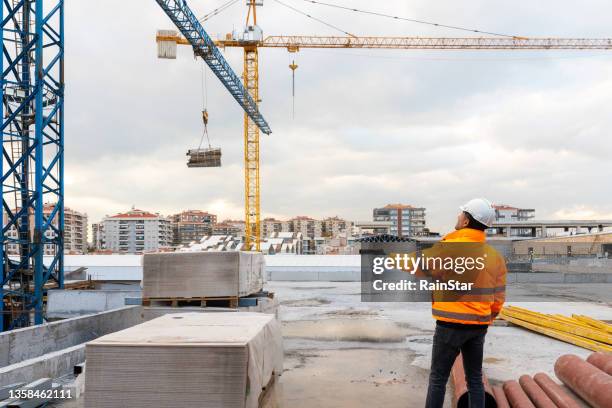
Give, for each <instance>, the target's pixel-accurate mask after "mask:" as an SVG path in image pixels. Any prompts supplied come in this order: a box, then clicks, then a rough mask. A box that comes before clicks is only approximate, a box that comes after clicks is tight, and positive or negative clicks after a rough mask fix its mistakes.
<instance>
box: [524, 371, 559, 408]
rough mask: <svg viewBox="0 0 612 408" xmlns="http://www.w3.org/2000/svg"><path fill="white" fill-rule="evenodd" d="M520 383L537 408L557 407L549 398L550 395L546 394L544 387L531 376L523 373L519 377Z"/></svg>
mask: <svg viewBox="0 0 612 408" xmlns="http://www.w3.org/2000/svg"><path fill="white" fill-rule="evenodd" d="M519 384H520V385H521V387H522V388H523V391H525V394H527V396H528V397H529V399H530V400H531V401H532V402H533V405H535V406H536V408H557V406H556V405H555V403H554V402H552V400H551V399H550V398H548V395H546V393H545V392H544V390H542V388H540V386H539V385H538V384H536V382H535V381H533V378H531V376H528V375H522V376H521V378H519Z"/></svg>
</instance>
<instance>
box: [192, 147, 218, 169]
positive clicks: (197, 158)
mask: <svg viewBox="0 0 612 408" xmlns="http://www.w3.org/2000/svg"><path fill="white" fill-rule="evenodd" d="M187 156H189V161H188V162H187V167H221V149H212V148H209V149H191V150H189V151H188V152H187Z"/></svg>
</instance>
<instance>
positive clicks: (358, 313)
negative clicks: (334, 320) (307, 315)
mask: <svg viewBox="0 0 612 408" xmlns="http://www.w3.org/2000/svg"><path fill="white" fill-rule="evenodd" d="M325 315H326V316H346V317H368V316H378V312H377V311H375V310H358V309H354V308H352V307H351V308H348V309H344V310H334V311H331V312H327V313H325Z"/></svg>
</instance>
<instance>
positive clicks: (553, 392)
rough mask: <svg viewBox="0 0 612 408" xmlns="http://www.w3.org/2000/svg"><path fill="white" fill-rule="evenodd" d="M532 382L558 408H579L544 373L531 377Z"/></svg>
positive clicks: (579, 407)
mask: <svg viewBox="0 0 612 408" xmlns="http://www.w3.org/2000/svg"><path fill="white" fill-rule="evenodd" d="M533 380H534V381H535V382H536V383H537V384H538V385H539V386H540V388H542V389H543V390H544V392H545V393H546V395H548V398H550V399H551V400H552V401H553V402H554V403H555V404H556V405H557V407H559V408H581V406H580V405H578V403H577V402H576V401H574V399H573V398H572V397H570V396H569V395H568V394H567V393H566V392H565V391H563V388H561V386H560V385H559V384H557V383H556V382H554V381H553V379H552V378H550V377H549V376H548V375H546V374H544V373H537V374H536V375H534V376H533Z"/></svg>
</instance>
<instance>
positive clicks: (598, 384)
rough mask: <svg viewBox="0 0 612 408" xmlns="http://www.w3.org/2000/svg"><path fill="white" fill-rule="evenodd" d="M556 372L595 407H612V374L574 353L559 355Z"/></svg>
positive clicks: (566, 383) (558, 376)
mask: <svg viewBox="0 0 612 408" xmlns="http://www.w3.org/2000/svg"><path fill="white" fill-rule="evenodd" d="M555 374H556V375H557V378H559V379H560V380H561V381H563V383H564V384H565V385H567V386H568V387H570V388H571V389H572V391H574V392H575V393H576V394H578V395H579V396H581V397H582V398H583V399H584V400H585V401H586V402H588V403H589V404H591V405H592V406H593V407H594V408H610V407H612V392H610V390H612V376H610V375H608V374H606V373H604V372H603V371H601V370H600V369H599V368H597V367H595V366H594V365H592V364H590V363H587V362H586V361H584V360H583V359H581V358H580V357H578V356H575V355H573V354H566V355H564V356H561V357H559V359H558V360H557V362H556V363H555Z"/></svg>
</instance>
